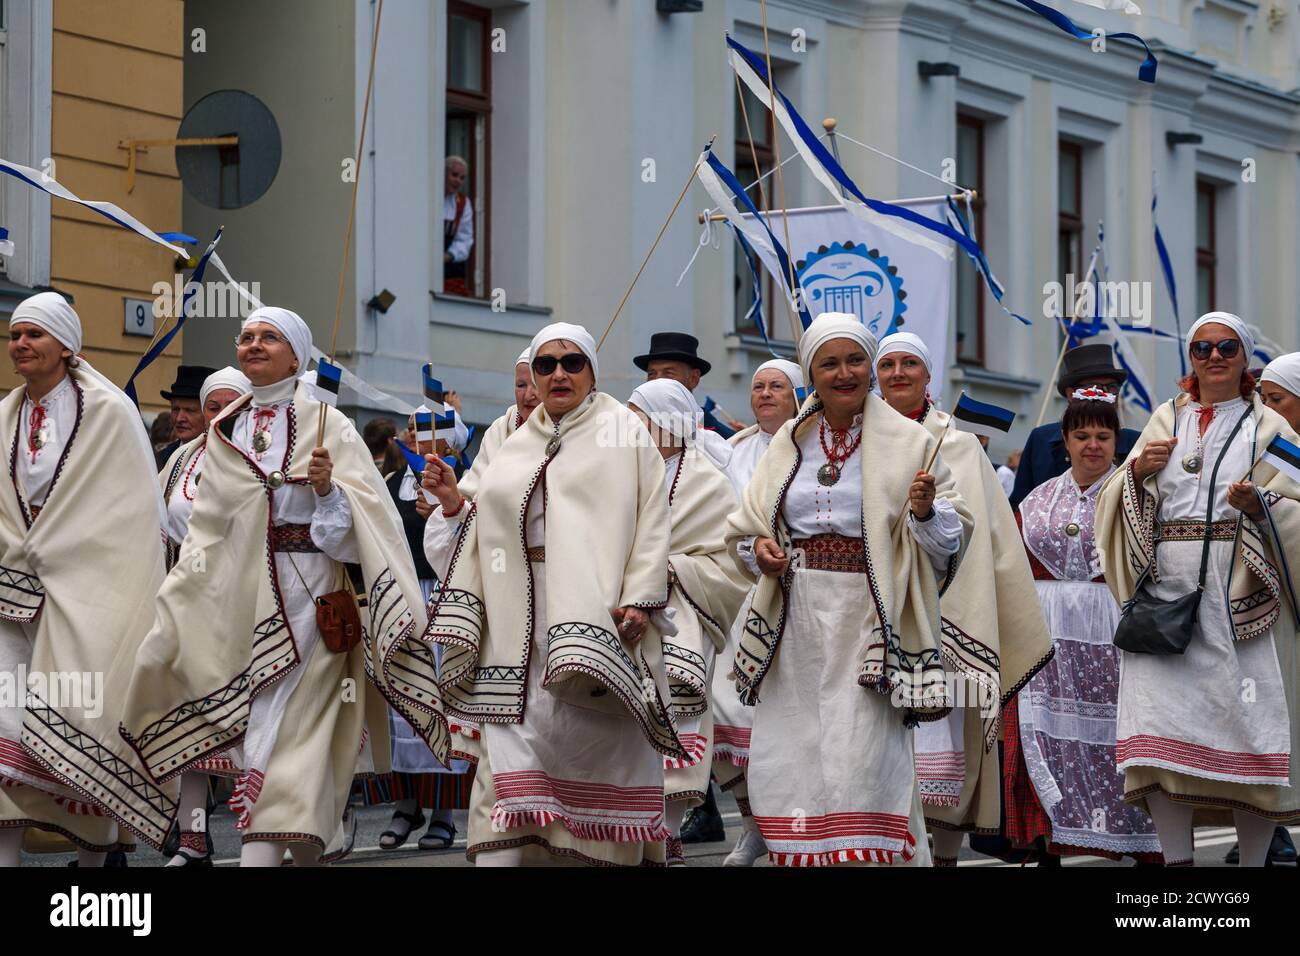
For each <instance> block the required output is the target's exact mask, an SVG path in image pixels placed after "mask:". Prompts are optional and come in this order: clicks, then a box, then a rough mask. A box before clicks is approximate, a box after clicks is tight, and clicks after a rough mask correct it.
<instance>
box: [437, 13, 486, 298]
mask: <svg viewBox="0 0 1300 956" xmlns="http://www.w3.org/2000/svg"><path fill="white" fill-rule="evenodd" d="M491 25H492V14H491V11H490V10H485V9H483V8H482V7H475V6H472V5H470V4H468V3H461V2H459V0H452V2H450V3H449V4H448V5H447V155H448V156H460V157H461V158H463V159H464V160H465V162H466V164H467V165H468V171H467V175H466V178H465V187H464V192H465V195H466V196H468V197H469V199H470V203H471V204H472V206H473V215H474V246H473V248H472V250H471V251H470V256H469V261H468V262H467V263H466V267H465V285H466V288H467V290H468V292H469V295H471V296H473V297H475V298H485V297H486V290H487V289H488V288H490V287H491V286H490V278H489V276H488V263H489V261H490V258H489V255H488V249H489V248H490V244H491V238H492V237H491V231H490V229H489V228H488V215H487V209H488V204H489V202H490V201H491V190H490V188H489V181H488V180H489V177H488V169H489V162H490V160H491V153H490V146H491V143H490V132H491V123H490V118H491V115H492V73H491V55H490V51H489V44H490V43H491V34H492V28H491Z"/></svg>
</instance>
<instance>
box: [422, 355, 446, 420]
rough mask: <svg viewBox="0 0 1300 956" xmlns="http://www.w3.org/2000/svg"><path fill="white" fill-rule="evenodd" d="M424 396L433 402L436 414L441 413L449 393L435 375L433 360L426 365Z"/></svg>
mask: <svg viewBox="0 0 1300 956" xmlns="http://www.w3.org/2000/svg"><path fill="white" fill-rule="evenodd" d="M424 397H425V398H427V399H428V400H429V401H430V402H432V403H433V406H432V409H433V412H434V414H436V415H441V414H442V412H443V404H444V403H445V402H446V400H447V393H446V391H445V390H444V389H443V387H442V382H440V381H438V380H437V379H436V378H434V377H433V364H432V363H431V362H426V363H425V365H424Z"/></svg>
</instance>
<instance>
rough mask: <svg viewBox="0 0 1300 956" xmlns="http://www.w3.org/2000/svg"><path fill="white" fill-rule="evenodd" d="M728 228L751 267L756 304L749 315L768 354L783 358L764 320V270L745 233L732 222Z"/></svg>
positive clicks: (750, 276) (751, 282) (752, 289)
mask: <svg viewBox="0 0 1300 956" xmlns="http://www.w3.org/2000/svg"><path fill="white" fill-rule="evenodd" d="M727 228H728V229H730V230H731V234H732V235H733V236H735V237H736V242H738V243H740V249H741V251H742V252H743V253H744V254H745V263H746V264H747V265H748V266H749V281H750V288H751V291H752V292H753V295H754V304H753V306H751V307H750V310H749V314H750V315H752V316H753V317H754V324H755V325H756V326H758V334H759V335H761V336H762V337H763V345H765V346H766V347H767V350H768V352H769V353H771V355H772V357H773V358H781V357H782V356H781V355H779V354H778V353H777V351H776V349H774V348H772V342H771V341H770V340H769V339H768V337H767V323H766V322H765V321H764V320H763V270H762V269H761V268H760V267H759V264H758V255H757V254H756V253H755V252H754V247H753V246H751V245H750V244H749V240H748V239H746V238H745V236H744V233H742V232H741V231H740V230H739V229H737V228H736V227H735V226H733V225H732V224H731V223H730V222H728V223H727Z"/></svg>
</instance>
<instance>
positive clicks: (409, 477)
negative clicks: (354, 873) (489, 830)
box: [358, 414, 474, 850]
mask: <svg viewBox="0 0 1300 956" xmlns="http://www.w3.org/2000/svg"><path fill="white" fill-rule="evenodd" d="M418 437H419V433H418V432H417V431H416V422H415V415H414V414H412V415H411V417H410V419H409V420H408V422H407V426H406V433H405V434H404V435H403V436H402V441H403V442H404V443H405V444H406V447H407V448H410V449H412V450H413V451H417V452H424V451H429V450H434V451H435V454H438V455H440V456H445V455H459V454H460V453H461V452H463V451H464V450H465V446H466V444H468V441H469V430H468V429H467V428H466V427H465V425H464V424H463V423H462V422H461V420H460V415H456V428H455V430H454V433H453V435H452V437H451V438H450V439H442V438H439V439H437V441H436V442H435V443H434V449H430V448H428V447H427V445H426V447H425V448H419V447H418ZM422 475H423V472H422V471H421V472H420V473H418V474H417V473H416V471H415V470H414V469H413V468H412V467H411V466H410V464H408V462H407V460H406V458H405V457H403V458H402V466H401V468H400V469H398V470H396V471H394V472H393V473H392V474H389V475H386V476H385V477H384V484H385V485H386V486H387V488H388V493H389V496H390V497H391V498H392V499H393V504H394V506H396V508H397V513H398V516H399V517H400V518H401V519H402V530H403V531H404V532H405V535H406V545H407V549H408V550H409V551H410V553H411V558H412V560H413V561H414V562H415V573H416V576H417V577H418V578H419V579H420V591H421V594H422V595H423V597H424V600H425V605H426V606H427V605H428V602H429V600H430V599H431V598H432V597H433V596H434V594H435V593H436V591H437V588H438V577H437V574H436V573H435V572H434V570H433V568H432V567H431V566H430V564H429V562H428V560H427V559H426V558H425V556H424V530H425V527H424V526H425V521H426V519H428V517H429V515H430V514H432V512H433V505H431V504H429V502H428V500H427V499H426V498H425V496H424V494H423V493H422V491H421V489H420V487H419V484H420V478H421V477H422ZM440 650H441V648H436V647H435V648H434V656H435V658H437V657H438V656H439V654H438V652H439V651H440ZM388 731H389V735H390V739H391V742H392V761H391V764H392V771H391V773H385V774H373V775H369V774H368V775H366V776H365V777H364V778H363V779H361V780H359V781H358V785H359V792H360V796H361V799H362V802H363V803H364V805H366V806H382V805H384V804H390V803H391V804H393V816H392V819H391V820H390V821H389V823H388V829H386V830H385V831H384V832H383V833H381V834H380V835H379V846H380V848H381V849H384V850H395V849H397V848H398V847H401V846H402V845H404V844H405V843H406V841H407V839H408V838H409V837H410V835H411V833H412V831H414V829H415V828H416V827H420V826H423V825H424V823H425V814H424V811H426V810H427V811H428V812H429V826H428V829H427V830H426V831H425V832H424V833H423V834H421V836H420V837H419V840H418V844H417V845H418V846H419V848H420V849H421V850H438V849H444V850H445V849H447V848H448V847H450V846H451V845H452V844H453V843H454V842H455V840H456V825H455V822H454V821H453V819H452V812H453V811H455V810H464V809H467V808H468V807H469V795H470V790H471V788H472V786H473V783H474V775H473V770H472V768H471V767H470V765H469V762H468V761H466V760H464V759H460V760H453V761H452V763H451V767H450V768H448V767H444V766H443V765H442V764H441V763H439V762H438V759H437V758H436V757H435V756H434V755H433V754H432V753H431V752H430V751H429V747H428V745H427V744H426V743H425V742H424V740H423V739H422V738H421V737H420V735H419V733H418V732H417V731H416V730H415V728H414V727H412V726H411V725H410V724H409V723H407V721H406V720H405V719H404V718H403V717H402V715H401V714H400V713H398V712H397V711H396V710H393V709H391V708H390V709H389V711H388Z"/></svg>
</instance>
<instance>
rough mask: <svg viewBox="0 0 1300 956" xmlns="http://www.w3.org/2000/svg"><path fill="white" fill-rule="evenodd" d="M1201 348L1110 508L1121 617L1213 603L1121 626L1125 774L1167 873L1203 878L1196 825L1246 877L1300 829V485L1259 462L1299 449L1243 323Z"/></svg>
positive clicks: (1221, 330)
mask: <svg viewBox="0 0 1300 956" xmlns="http://www.w3.org/2000/svg"><path fill="white" fill-rule="evenodd" d="M1188 342H1189V345H1188V353H1189V356H1190V358H1191V364H1192V373H1191V374H1190V375H1189V376H1187V378H1185V379H1184V380H1183V382H1182V383H1181V385H1182V388H1183V394H1182V395H1180V396H1179V397H1178V398H1177V399H1175V400H1174V401H1171V402H1169V403H1167V404H1164V405H1161V406H1160V407H1159V408H1157V409H1156V411H1155V413H1154V414H1153V415H1152V416H1151V420H1150V421H1149V422H1148V423H1147V426H1146V429H1145V430H1144V431H1143V433H1142V435H1141V437H1140V438H1139V440H1138V443H1137V444H1136V445H1135V446H1134V448H1133V451H1132V453H1131V454H1130V455H1129V458H1128V461H1126V462H1125V463H1124V466H1123V468H1122V469H1121V470H1120V471H1119V472H1117V473H1116V474H1115V475H1114V476H1113V477H1112V478H1111V480H1110V481H1108V482H1107V483H1106V487H1105V488H1104V489H1103V490H1102V492H1101V499H1100V501H1099V502H1098V504H1097V543H1098V548H1099V550H1100V551H1101V554H1102V567H1103V569H1104V571H1105V574H1106V583H1107V584H1108V585H1109V586H1110V589H1111V593H1112V594H1114V596H1115V600H1116V601H1118V602H1119V603H1120V605H1121V606H1124V605H1125V604H1126V603H1127V602H1129V601H1138V602H1140V607H1139V605H1135V607H1139V609H1140V610H1142V611H1143V612H1144V616H1145V613H1150V614H1153V615H1155V614H1160V613H1162V612H1163V615H1164V616H1165V617H1166V618H1169V617H1174V619H1177V620H1183V619H1184V616H1185V614H1186V611H1182V610H1179V609H1181V608H1184V607H1187V606H1188V605H1189V603H1190V602H1193V601H1198V602H1199V603H1198V604H1197V605H1196V609H1195V616H1194V622H1193V623H1191V624H1190V626H1184V627H1179V628H1177V629H1176V630H1175V629H1174V628H1168V629H1166V630H1163V631H1162V630H1161V629H1160V628H1158V627H1144V628H1142V629H1141V631H1140V632H1139V631H1138V630H1137V629H1135V628H1131V627H1130V628H1126V623H1125V620H1123V619H1122V620H1121V622H1120V625H1119V630H1118V631H1117V632H1116V638H1115V643H1116V645H1117V646H1118V647H1120V648H1121V649H1123V650H1124V653H1123V655H1122V658H1121V670H1120V687H1119V716H1118V723H1117V728H1116V758H1117V760H1118V766H1119V769H1120V770H1121V771H1123V773H1124V796H1125V799H1127V800H1129V801H1131V802H1134V803H1137V804H1138V805H1139V806H1144V807H1145V809H1146V810H1147V812H1149V813H1150V814H1151V816H1152V818H1153V819H1154V820H1155V823H1156V829H1157V831H1158V832H1159V835H1160V844H1161V846H1162V848H1163V850H1164V857H1165V862H1166V863H1168V864H1171V865H1177V864H1181V865H1188V864H1190V863H1191V860H1192V824H1193V822H1198V823H1199V822H1205V823H1217V824H1229V823H1231V824H1235V826H1236V828H1237V838H1238V842H1239V843H1240V846H1241V851H1240V865H1241V866H1262V865H1264V862H1265V858H1266V856H1267V854H1268V852H1269V844H1270V841H1271V840H1272V836H1273V830H1274V825H1275V824H1277V823H1282V824H1286V823H1292V822H1296V821H1300V746H1297V740H1296V728H1297V727H1298V726H1300V724H1298V723H1297V695H1298V694H1300V675H1298V674H1297V661H1300V655H1298V654H1297V648H1296V620H1297V618H1296V614H1297V612H1298V610H1300V609H1298V608H1297V603H1296V593H1295V590H1294V576H1293V575H1292V574H1289V573H1288V572H1287V569H1288V568H1295V567H1300V483H1297V482H1296V481H1295V480H1293V479H1292V478H1290V477H1289V476H1288V475H1287V473H1286V472H1285V471H1282V470H1279V469H1278V468H1275V467H1274V466H1273V465H1271V464H1269V463H1267V462H1261V461H1259V456H1260V455H1261V453H1262V452H1263V451H1264V449H1266V448H1267V447H1268V446H1269V443H1270V442H1271V441H1272V440H1273V439H1274V438H1276V437H1281V438H1283V439H1284V440H1286V441H1289V442H1291V443H1296V442H1297V441H1300V439H1297V437H1296V434H1295V432H1294V431H1292V430H1291V428H1290V426H1288V425H1287V423H1286V421H1285V420H1284V419H1283V418H1282V417H1281V416H1280V415H1278V414H1276V413H1275V412H1274V411H1272V410H1271V409H1268V408H1265V407H1264V406H1263V405H1262V404H1261V403H1260V401H1259V399H1258V398H1257V397H1256V396H1255V394H1254V387H1255V381H1254V378H1253V377H1252V376H1251V374H1250V372H1249V371H1248V370H1247V367H1248V365H1249V362H1250V356H1251V353H1252V352H1253V351H1254V340H1253V338H1252V336H1251V333H1250V329H1249V328H1248V327H1247V326H1246V324H1245V323H1244V322H1242V321H1241V319H1239V318H1238V317H1237V316H1235V315H1230V314H1228V313H1226V312H1211V313H1209V314H1207V315H1203V316H1201V318H1200V319H1198V320H1197V321H1196V323H1195V324H1194V325H1193V326H1192V328H1191V331H1190V332H1189V333H1188ZM1197 593H1199V598H1196V597H1191V598H1189V595H1195V594H1197ZM1180 601H1181V602H1183V603H1182V604H1181V605H1179V609H1172V605H1173V602H1180ZM1147 609H1150V611H1149V612H1147ZM1173 610H1179V613H1178V614H1177V615H1174V613H1173ZM1127 613H1130V614H1131V613H1133V611H1129V612H1127ZM1156 619H1157V620H1158V619H1159V618H1156ZM1160 635H1164V636H1165V637H1166V641H1165V643H1164V644H1163V645H1162V646H1160V647H1153V646H1151V644H1150V643H1149V642H1150V640H1151V638H1152V637H1155V636H1160ZM1183 643H1185V645H1186V646H1185V647H1182V644H1183ZM1179 648H1181V653H1179V652H1178V651H1179ZM1247 687H1248V688H1250V693H1249V694H1245V693H1243V691H1242V688H1247Z"/></svg>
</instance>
